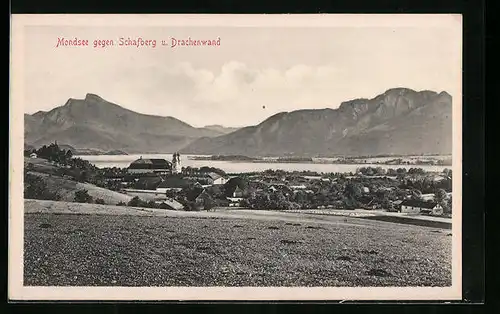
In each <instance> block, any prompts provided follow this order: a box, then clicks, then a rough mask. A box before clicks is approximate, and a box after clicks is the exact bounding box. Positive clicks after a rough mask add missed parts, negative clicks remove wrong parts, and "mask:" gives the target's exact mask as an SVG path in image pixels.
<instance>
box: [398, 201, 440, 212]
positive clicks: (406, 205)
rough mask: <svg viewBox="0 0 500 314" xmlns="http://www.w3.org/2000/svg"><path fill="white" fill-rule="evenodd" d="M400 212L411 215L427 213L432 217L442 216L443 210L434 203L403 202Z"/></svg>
mask: <svg viewBox="0 0 500 314" xmlns="http://www.w3.org/2000/svg"><path fill="white" fill-rule="evenodd" d="M401 212H402V213H411V214H420V213H422V214H423V213H429V214H432V215H442V214H443V208H442V207H441V205H439V204H438V203H436V202H425V201H419V200H404V201H403V202H401Z"/></svg>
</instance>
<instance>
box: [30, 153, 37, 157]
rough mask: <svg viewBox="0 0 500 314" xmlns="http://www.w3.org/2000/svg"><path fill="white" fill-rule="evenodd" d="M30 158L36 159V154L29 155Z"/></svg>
mask: <svg viewBox="0 0 500 314" xmlns="http://www.w3.org/2000/svg"><path fill="white" fill-rule="evenodd" d="M30 158H38V155H37V154H36V153H31V154H30Z"/></svg>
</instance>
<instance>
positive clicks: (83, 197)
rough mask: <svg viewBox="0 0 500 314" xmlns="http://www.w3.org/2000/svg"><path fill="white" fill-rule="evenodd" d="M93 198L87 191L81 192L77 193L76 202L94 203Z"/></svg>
mask: <svg viewBox="0 0 500 314" xmlns="http://www.w3.org/2000/svg"><path fill="white" fill-rule="evenodd" d="M92 200H93V198H92V196H90V195H89V191H87V190H79V191H76V192H75V202H78V203H92Z"/></svg>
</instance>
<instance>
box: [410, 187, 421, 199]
mask: <svg viewBox="0 0 500 314" xmlns="http://www.w3.org/2000/svg"><path fill="white" fill-rule="evenodd" d="M410 193H411V194H410V197H411V199H413V200H422V192H420V190H418V189H412V190H411V191H410Z"/></svg>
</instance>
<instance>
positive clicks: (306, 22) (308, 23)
mask: <svg viewBox="0 0 500 314" xmlns="http://www.w3.org/2000/svg"><path fill="white" fill-rule="evenodd" d="M11 25H12V36H11V73H10V75H11V84H10V93H11V94H10V96H11V98H10V99H11V101H10V156H9V157H10V161H9V162H10V173H9V201H10V202H9V299H10V300H21V301H22V300H128V301H130V300H185V301H203V300H245V301H252V300H262V301H268V300H460V299H461V296H462V292H461V284H462V283H461V273H462V269H461V268H462V265H461V261H462V251H461V237H462V234H461V224H462V222H461V217H462V215H461V214H462V212H461V210H462V207H461V195H462V187H461V181H462V180H461V179H462V177H461V175H462V174H461V173H462V170H461V167H462V165H461V162H462V157H461V147H462V137H461V136H462V135H461V134H462V133H461V129H462V126H461V121H462V85H461V84H462V17H461V15H453V14H449V15H447V14H437V15H424V14H412V15H404V14H387V15H371V14H359V15H356V14H354V15H344V14H311V15H294V14H289V15H288V14H285V15H139V14H138V15H13V16H12V20H11Z"/></svg>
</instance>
